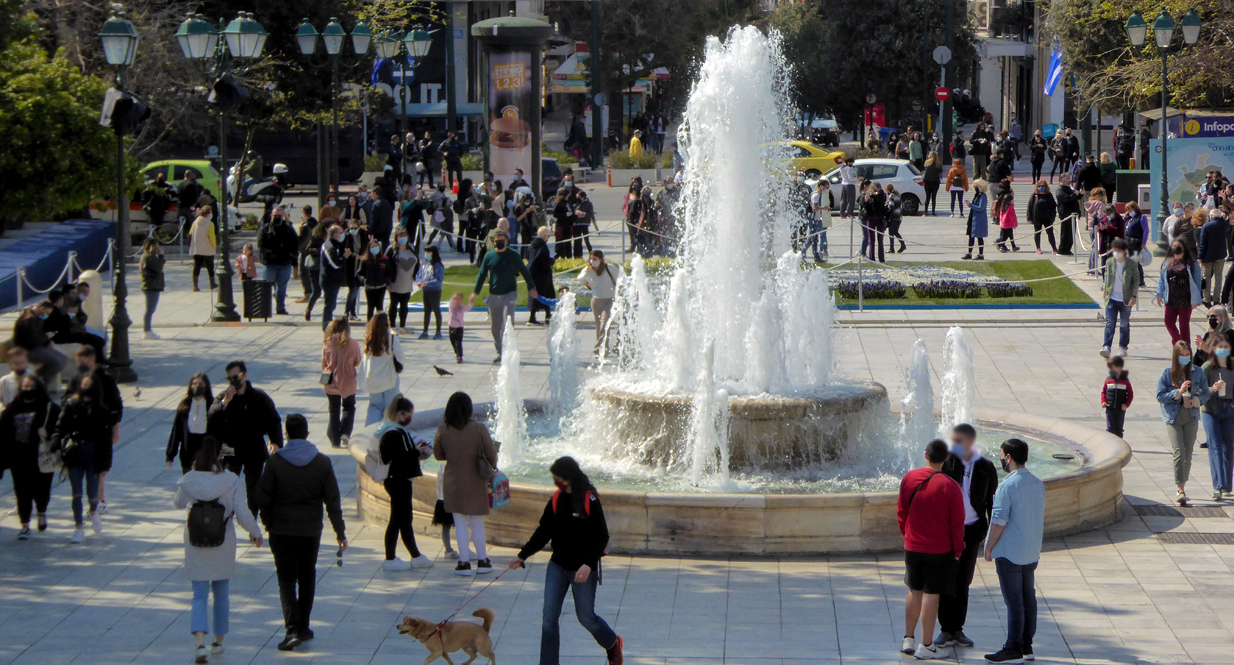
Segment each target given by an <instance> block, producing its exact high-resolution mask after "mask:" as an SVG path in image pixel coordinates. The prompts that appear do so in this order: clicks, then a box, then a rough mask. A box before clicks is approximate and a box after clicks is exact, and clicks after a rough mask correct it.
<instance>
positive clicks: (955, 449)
mask: <svg viewBox="0 0 1234 665" xmlns="http://www.w3.org/2000/svg"><path fill="white" fill-rule="evenodd" d="M947 451H948V452H950V453H951V454H952V455H955V456H956V457H963V456H964V446H961V445H960V444H958V443H956V442H955V441H952V442H951V445H949V446H947Z"/></svg>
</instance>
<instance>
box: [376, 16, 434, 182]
mask: <svg viewBox="0 0 1234 665" xmlns="http://www.w3.org/2000/svg"><path fill="white" fill-rule="evenodd" d="M432 45H433V37H432V34H431V33H430V32H429V31H428V30H425V29H424V28H423V27H420V26H416V27H415V28H412V29H411V30H408V31H407V32H406V33H399V32H393V31H385V32H382V33H381V34H380V35H378V36H377V55H378V56H379V57H381V58H382V59H383V60H392V59H394V58H399V62H398V65H399V107H398V109H399V113H398V126H399V134H398V137H399V140H402V141H406V140H407V61H408V60H411V75H412V76H413V77H414V76H415V74H416V68H417V67H419V66H420V60H421V58H423V57H424V56H426V55H428V50H429V47H430V46H432ZM406 154H407V146H406V144H404V146H403V155H400V159H402V157H403V156H405V155H406ZM403 172H404V173H406V172H407V164H403Z"/></svg>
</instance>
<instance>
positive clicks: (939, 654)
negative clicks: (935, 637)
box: [913, 644, 947, 660]
mask: <svg viewBox="0 0 1234 665" xmlns="http://www.w3.org/2000/svg"><path fill="white" fill-rule="evenodd" d="M946 657H947V654H945V653H943V651H942V649H939V648H938V647H937V646H935V645H933V644H922V645H920V646H918V647H917V650H916V651H914V652H913V658H916V659H917V660H942V659H943V658H946Z"/></svg>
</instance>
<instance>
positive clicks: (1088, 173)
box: [1076, 162, 1101, 192]
mask: <svg viewBox="0 0 1234 665" xmlns="http://www.w3.org/2000/svg"><path fill="white" fill-rule="evenodd" d="M1076 184H1077V185H1079V186H1080V190H1081V191H1085V192H1091V191H1093V190H1094V189H1096V188H1098V187H1100V186H1101V168H1100V167H1098V166H1097V163H1096V162H1090V163H1088V164H1085V165H1084V166H1082V167H1080V172H1079V173H1078V174H1076Z"/></svg>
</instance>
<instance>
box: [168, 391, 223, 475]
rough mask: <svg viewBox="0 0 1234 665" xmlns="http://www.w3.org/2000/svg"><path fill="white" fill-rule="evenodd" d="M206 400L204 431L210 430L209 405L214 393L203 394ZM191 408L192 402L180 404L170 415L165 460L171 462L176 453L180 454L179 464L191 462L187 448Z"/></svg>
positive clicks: (183, 464) (212, 402)
mask: <svg viewBox="0 0 1234 665" xmlns="http://www.w3.org/2000/svg"><path fill="white" fill-rule="evenodd" d="M205 400H206V431H207V432H209V430H210V407H211V406H213V405H214V395H211V394H210V393H206V394H205ZM191 408H192V402H190V403H189V404H188V405H181V407H177V408H176V413H175V414H174V415H173V416H172V421H171V436H168V437H167V455H166V456H167V462H168V463H171V461H172V460H174V459H176V455H179V456H180V465H181V466H189V465H191V464H192V463H193V460H192V459H188V455H189V449H188V441H189V410H190V409H191Z"/></svg>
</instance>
